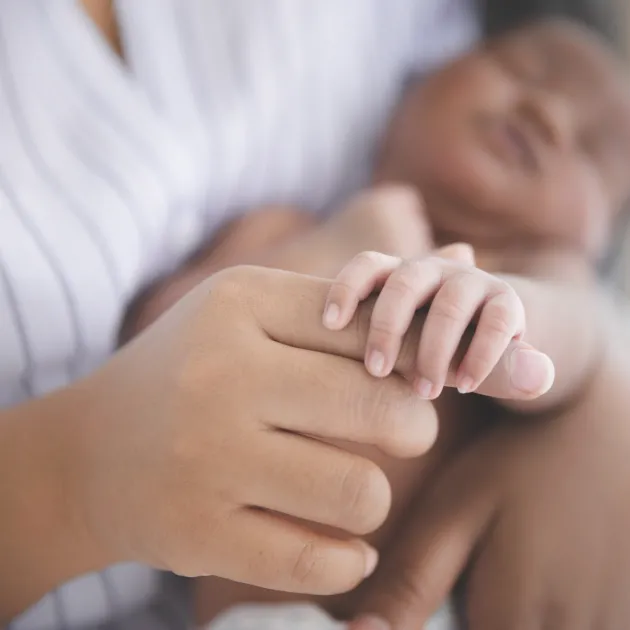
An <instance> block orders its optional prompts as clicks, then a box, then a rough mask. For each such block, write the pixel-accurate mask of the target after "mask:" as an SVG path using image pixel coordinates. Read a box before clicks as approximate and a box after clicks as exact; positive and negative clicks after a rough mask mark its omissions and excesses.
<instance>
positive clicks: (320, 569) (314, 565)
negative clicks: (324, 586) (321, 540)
mask: <svg viewBox="0 0 630 630" xmlns="http://www.w3.org/2000/svg"><path fill="white" fill-rule="evenodd" d="M325 569H326V556H325V554H324V553H322V550H321V549H320V547H319V545H318V544H317V543H316V542H315V541H314V540H308V541H306V542H305V543H304V544H303V545H302V547H301V549H300V551H299V552H298V554H297V557H296V558H295V561H294V563H293V567H292V568H291V579H292V581H293V582H294V583H295V584H297V585H299V586H300V587H301V588H311V587H314V586H315V585H318V584H319V583H320V582H321V580H322V577H323V575H324V573H325Z"/></svg>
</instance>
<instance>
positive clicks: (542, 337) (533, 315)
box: [503, 276, 614, 412]
mask: <svg viewBox="0 0 630 630" xmlns="http://www.w3.org/2000/svg"><path fill="white" fill-rule="evenodd" d="M504 278H505V279H506V280H508V281H509V283H510V284H511V285H512V286H513V287H514V289H515V290H516V291H517V293H518V295H519V297H520V298H521V300H522V302H523V305H524V307H525V313H526V321H527V329H526V334H525V341H526V342H528V343H530V344H531V345H532V346H534V347H535V348H536V349H538V350H540V351H541V352H544V353H545V354H547V355H548V356H549V357H550V358H551V360H552V361H553V363H554V366H555V369H556V378H555V382H554V385H553V387H552V388H551V390H550V391H549V392H548V393H547V394H545V395H544V396H542V397H541V398H539V399H537V400H534V401H528V402H520V401H503V403H504V404H505V405H506V406H508V407H510V408H511V409H516V410H521V411H528V412H545V411H548V410H550V409H553V408H555V407H557V406H562V405H565V404H567V403H568V402H570V401H571V400H572V399H573V398H574V397H575V396H577V395H579V393H580V391H582V389H583V387H585V386H586V385H587V384H588V382H589V380H590V379H591V378H592V376H593V375H594V373H595V371H596V370H597V367H598V365H599V362H600V359H601V356H602V353H603V352H604V351H605V345H606V342H607V338H608V335H607V330H608V329H609V328H610V325H611V323H612V321H613V319H614V310H613V308H612V305H611V303H610V300H609V298H608V296H606V295H605V294H604V292H603V291H601V290H599V289H598V288H596V287H595V286H594V285H591V286H587V285H583V286H577V285H571V284H567V283H563V282H555V281H544V280H535V279H529V278H523V277H518V276H504Z"/></svg>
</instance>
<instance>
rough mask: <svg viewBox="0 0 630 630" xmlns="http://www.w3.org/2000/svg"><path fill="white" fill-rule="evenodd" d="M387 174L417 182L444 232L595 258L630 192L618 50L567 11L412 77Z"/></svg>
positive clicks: (628, 93) (629, 145) (626, 94)
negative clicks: (568, 17)
mask: <svg viewBox="0 0 630 630" xmlns="http://www.w3.org/2000/svg"><path fill="white" fill-rule="evenodd" d="M376 177H377V179H379V180H384V179H385V180H395V181H403V182H407V183H411V184H413V185H414V186H417V187H418V188H419V189H420V191H421V192H422V194H423V195H424V197H425V200H426V201H427V209H428V212H429V214H430V218H431V221H432V223H433V225H434V228H435V230H436V232H437V233H438V234H442V236H443V237H444V238H446V239H448V240H466V241H468V242H471V243H472V244H473V245H476V246H478V247H485V246H490V247H505V246H509V245H510V244H511V243H515V242H519V243H523V241H524V240H526V241H531V242H534V243H537V244H540V243H541V242H545V243H550V244H552V243H557V244H563V245H566V246H569V247H572V248H576V249H579V250H580V251H582V252H583V253H585V254H587V255H589V256H591V257H596V256H598V255H600V254H601V253H602V251H603V248H604V247H605V245H606V244H607V242H608V237H609V235H610V230H611V225H612V224H613V221H614V219H615V217H616V215H617V214H619V212H620V211H621V209H622V208H623V207H624V205H625V204H626V202H627V201H628V200H629V199H630V86H629V85H628V82H627V80H626V77H625V75H624V72H623V69H622V65H621V63H619V62H618V61H617V59H616V58H615V56H614V54H613V53H612V51H610V50H609V49H608V47H607V46H606V45H605V44H604V43H603V42H601V41H599V39H598V38H597V37H596V36H595V35H593V34H592V33H590V32H588V31H586V30H585V29H583V28H582V27H580V26H577V25H575V24H573V23H571V22H566V21H546V22H543V23H537V24H533V25H530V26H528V27H526V28H523V29H521V30H518V31H514V32H511V33H510V34H508V35H505V36H503V37H501V38H499V39H496V40H494V41H491V42H488V43H487V45H484V46H483V47H481V48H479V49H477V50H475V51H473V52H472V53H470V54H469V55H467V56H465V57H462V58H461V59H459V60H457V61H455V62H454V63H453V64H451V65H450V66H448V67H447V68H445V69H444V70H442V71H440V72H438V73H436V74H435V75H434V76H432V77H430V78H428V79H427V80H426V81H424V82H419V83H417V84H416V85H414V86H412V87H411V88H410V90H409V92H408V94H407V95H406V97H405V98H404V99H403V102H402V103H401V106H400V108H399V111H398V112H397V114H396V115H395V117H394V120H393V121H392V124H391V127H390V130H389V133H388V135H387V138H386V141H385V144H384V150H383V153H382V156H381V160H380V163H379V165H378V168H377V172H376Z"/></svg>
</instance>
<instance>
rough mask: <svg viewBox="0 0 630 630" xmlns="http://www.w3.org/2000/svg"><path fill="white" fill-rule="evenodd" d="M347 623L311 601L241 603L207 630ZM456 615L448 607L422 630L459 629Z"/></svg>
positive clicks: (326, 627) (327, 629)
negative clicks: (300, 602)
mask: <svg viewBox="0 0 630 630" xmlns="http://www.w3.org/2000/svg"><path fill="white" fill-rule="evenodd" d="M346 628H347V624H344V623H339V622H337V621H335V620H333V619H331V618H330V617H329V616H328V615H327V614H326V613H324V612H323V611H322V610H320V609H319V608H317V607H316V606H312V605H309V604H303V605H290V606H277V605H276V606H239V607H237V608H234V609H232V610H229V611H227V612H226V613H225V614H223V615H221V616H220V617H219V618H218V619H216V620H215V621H214V622H213V623H211V624H209V625H208V626H206V628H205V630H346ZM456 628H457V623H456V619H455V614H454V612H453V610H452V609H451V607H450V606H446V607H444V609H443V610H442V611H440V613H439V614H437V615H436V616H435V617H434V618H433V619H431V621H430V622H429V623H428V624H426V625H425V626H424V628H420V626H418V630H456Z"/></svg>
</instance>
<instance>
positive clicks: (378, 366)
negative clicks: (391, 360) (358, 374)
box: [367, 350, 385, 377]
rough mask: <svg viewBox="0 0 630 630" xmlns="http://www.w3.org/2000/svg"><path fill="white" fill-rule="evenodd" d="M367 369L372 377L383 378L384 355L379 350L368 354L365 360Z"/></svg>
mask: <svg viewBox="0 0 630 630" xmlns="http://www.w3.org/2000/svg"><path fill="white" fill-rule="evenodd" d="M367 369H368V371H369V372H370V374H371V375H372V376H377V377H381V376H385V355H384V354H383V353H382V352H381V351H380V350H373V351H372V352H370V354H369V356H368V360H367Z"/></svg>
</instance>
